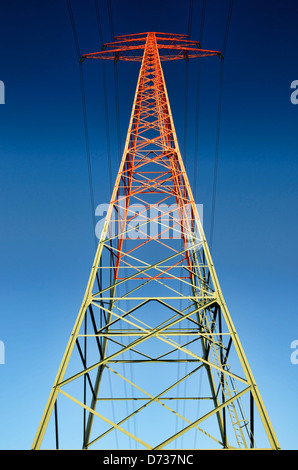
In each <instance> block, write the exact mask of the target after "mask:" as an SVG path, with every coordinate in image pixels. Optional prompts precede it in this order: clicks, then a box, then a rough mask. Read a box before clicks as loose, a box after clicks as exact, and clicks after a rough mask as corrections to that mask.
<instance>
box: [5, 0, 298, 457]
mask: <svg viewBox="0 0 298 470" xmlns="http://www.w3.org/2000/svg"><path fill="white" fill-rule="evenodd" d="M202 3H203V2H202V1H201V0H195V1H194V11H193V21H192V29H191V39H194V40H201V42H202V46H203V47H204V48H206V49H217V50H220V49H221V47H222V44H223V38H224V32H225V24H226V18H227V12H228V5H229V2H228V1H225V0H207V9H206V20H205V28H204V35H203V39H202V38H201V37H200V35H199V32H200V21H201V9H202ZM99 4H100V12H101V16H102V22H103V35H104V41H105V42H108V41H110V39H111V37H110V30H109V22H108V14H107V9H106V2H105V1H100V2H99ZM72 6H73V12H74V18H75V21H76V25H77V31H78V37H79V42H80V48H81V52H82V53H87V52H95V51H97V50H99V48H100V47H101V44H99V38H98V31H97V25H96V18H95V9H94V3H93V1H92V0H84V1H83V0H73V1H72ZM112 10H113V23H114V31H115V34H117V35H121V34H127V33H137V32H143V31H163V32H172V33H184V34H186V33H187V25H188V2H187V1H181V0H180V1H178V0H172V1H170V0H164V1H163V0H151V1H150V2H149V1H142V0H141V1H137V0H128V1H120V0H112ZM297 25H298V5H297V2H296V1H295V0H283V1H274V0H270V1H269V0H261V1H259V0H239V1H237V0H236V1H234V8H233V14H232V20H231V27H230V33H229V39H228V44H227V50H226V56H225V73H224V87H223V102H222V119H221V138H220V147H219V167H218V185H217V198H216V213H215V227H214V243H213V257H214V262H215V266H216V269H217V273H218V276H219V280H220V283H221V287H222V290H223V293H224V295H225V298H226V301H227V303H228V306H229V310H230V312H231V315H232V318H233V321H234V323H235V326H236V328H237V332H238V334H239V336H240V339H241V341H242V344H243V347H244V349H245V352H246V355H247V357H248V360H249V362H250V365H251V368H252V370H253V373H254V375H255V378H256V381H257V384H258V386H259V389H260V391H261V394H262V397H263V400H264V402H265V405H266V407H267V409H268V413H269V416H270V418H271V421H272V423H273V426H274V428H275V431H276V434H277V437H278V439H279V441H280V444H281V447H282V448H283V449H298V435H297V421H298V410H297V389H298V365H294V364H292V363H291V360H290V357H291V353H292V350H291V347H290V346H291V342H292V341H294V340H298V315H297V305H296V301H295V294H296V292H297V261H298V260H297V247H296V240H297V169H298V163H297V157H298V152H297V123H298V105H293V104H292V103H291V101H290V95H291V92H292V91H293V90H291V89H290V85H291V82H292V81H293V80H297V79H298V66H297V63H298V62H297V48H298V27H297ZM0 42H1V48H0V63H1V66H0V80H2V81H3V82H4V83H5V104H4V105H1V106H0V119H1V127H0V129H1V140H0V149H1V157H0V188H1V189H0V191H1V197H0V204H1V222H2V223H1V235H0V236H1V244H0V252H1V284H0V289H1V303H0V305H1V313H0V340H1V341H3V342H4V345H5V364H0V383H1V387H0V448H1V449H28V448H30V446H31V444H32V440H33V438H34V435H35V432H36V429H37V426H38V424H39V420H40V418H41V414H42V412H43V409H44V406H45V403H46V400H47V398H48V394H49V392H50V388H51V386H52V384H53V380H54V378H55V375H56V372H57V369H58V366H59V364H60V360H61V357H62V354H63V352H64V349H65V346H66V343H67V341H68V338H69V334H70V332H71V329H72V326H73V323H74V321H75V318H76V315H77V312H78V309H79V306H80V304H81V300H82V297H83V294H84V290H85V287H86V283H87V279H88V276H89V271H90V268H91V263H92V260H93V255H94V234H93V227H92V217H91V209H90V197H89V183H88V171H87V161H86V151H85V138H84V128H83V115H82V106H81V94H80V81H79V71H78V64H77V57H76V50H75V44H74V40H73V35H72V30H71V25H70V21H69V17H68V11H67V5H66V1H62V0H59V1H58V0H51V1H49V0H46V1H37V0H28V1H26V2H23V1H20V0H12V1H6V2H2V4H1V15H0ZM138 70H139V64H133V63H131V64H124V63H120V64H119V96H120V111H121V118H120V122H121V136H122V141H123V139H124V138H125V133H126V130H127V126H128V121H129V116H130V111H131V105H132V99H133V96H134V92H135V86H136V81H137V74H138ZM201 71H202V72H201V73H202V75H201V76H202V79H201V91H200V121H199V123H200V125H199V142H200V148H199V155H198V173H197V175H196V181H197V203H200V204H203V205H204V228H205V231H206V235H207V238H208V237H209V230H210V214H211V200H212V187H213V186H212V185H213V169H214V156H215V139H216V120H217V104H218V84H219V71H220V61H219V59H218V58H216V57H214V58H205V59H202V67H201ZM164 73H165V78H166V82H167V87H168V92H169V98H170V102H171V106H172V111H173V115H174V121H175V125H176V130H177V134H178V138H179V141H180V147H181V150H182V151H183V148H184V147H183V146H184V104H185V95H184V91H185V90H184V83H185V82H184V80H185V64H184V62H182V61H181V62H180V61H177V62H174V63H166V64H164ZM84 74H85V85H86V102H87V113H88V126H89V136H90V148H91V157H92V174H93V182H94V187H95V203H96V205H97V204H100V203H104V202H109V199H110V186H109V173H108V161H107V148H106V137H105V116H104V101H103V82H102V75H101V64H100V63H99V61H98V62H95V61H87V62H85V63H84ZM107 74H108V78H109V93H108V100H109V109H110V117H111V121H110V132H111V136H113V142H112V158H113V162H114V166H113V179H114V178H115V173H116V172H117V169H118V168H117V165H118V156H117V133H116V120H115V101H114V69H113V63H107ZM196 80H197V63H196V62H193V63H191V64H190V82H189V103H188V123H189V127H188V132H187V159H186V168H187V171H188V173H189V179H190V182H191V184H192V185H193V182H194V142H195V132H194V126H193V122H194V116H195V109H196V102H197V81H196Z"/></svg>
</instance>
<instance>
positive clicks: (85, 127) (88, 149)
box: [67, 0, 97, 247]
mask: <svg viewBox="0 0 298 470" xmlns="http://www.w3.org/2000/svg"><path fill="white" fill-rule="evenodd" d="M67 6H68V13H69V19H70V23H71V27H72V33H73V38H74V42H75V47H76V53H77V58H78V64H79V75H80V85H81V96H82V108H83V121H84V132H85V145H86V157H87V166H88V178H89V190H90V202H91V211H92V223H93V228H94V241H95V247H96V246H97V239H96V235H95V204H94V190H93V180H92V169H91V158H90V145H89V134H88V123H87V110H86V97H85V85H84V75H83V68H82V63H81V62H80V58H81V52H80V46H79V41H78V35H77V31H76V26H75V21H74V17H73V11H72V7H71V1H70V0H67Z"/></svg>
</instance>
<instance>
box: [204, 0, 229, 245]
mask: <svg viewBox="0 0 298 470" xmlns="http://www.w3.org/2000/svg"><path fill="white" fill-rule="evenodd" d="M232 10H233V0H230V5H229V11H228V17H227V22H226V31H225V36H224V41H223V47H222V55H223V56H224V54H225V51H226V46H227V41H228V36H229V29H230V24H231V17H232ZM223 76H224V60H222V61H221V67H220V78H219V94H218V111H217V131H216V145H215V162H214V177H213V194H212V207H211V225H210V239H209V248H210V252H211V251H212V244H213V232H214V218H215V202H216V187H217V172H218V150H219V139H220V126H221V107H222V91H223Z"/></svg>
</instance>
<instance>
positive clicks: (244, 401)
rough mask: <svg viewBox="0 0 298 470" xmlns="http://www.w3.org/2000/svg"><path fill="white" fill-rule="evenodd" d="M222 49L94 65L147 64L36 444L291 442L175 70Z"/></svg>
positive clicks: (190, 48) (152, 48) (133, 39)
mask: <svg viewBox="0 0 298 470" xmlns="http://www.w3.org/2000/svg"><path fill="white" fill-rule="evenodd" d="M216 55H219V56H220V55H221V54H220V52H219V51H208V50H203V49H202V48H201V46H200V44H199V43H197V42H194V41H190V40H189V38H188V36H184V35H178V34H164V33H153V32H150V33H143V34H134V35H128V36H121V37H117V38H115V42H113V43H109V44H106V45H104V47H103V48H102V50H101V51H100V52H97V53H92V54H86V55H84V56H83V57H82V60H83V59H86V58H93V59H110V60H126V61H140V62H141V69H140V73H139V78H138V83H137V89H136V93H135V98H134V103H133V108H132V113H131V118H130V123H129V128H128V133H127V138H126V142H125V148H124V152H123V157H122V160H121V163H120V168H119V172H118V175H117V178H116V182H115V186H114V190H113V193H112V197H111V201H110V204H109V206H108V210H107V215H106V218H105V221H104V225H103V227H102V231H101V235H100V238H99V243H98V248H97V251H96V255H95V259H94V263H93V265H92V269H91V274H90V278H89V281H88V285H87V288H86V292H85V296H84V299H83V302H82V305H81V308H80V311H79V314H78V316H77V319H76V322H75V325H74V328H73V331H72V333H71V336H70V339H69V342H68V345H67V348H66V351H65V353H64V357H63V359H62V362H61V365H60V368H59V371H58V374H57V377H56V380H55V382H54V385H53V388H52V390H51V393H50V396H49V399H48V402H47V404H46V408H45V411H44V414H43V416H42V419H41V422H40V425H39V428H38V431H37V433H36V437H35V440H34V443H33V446H32V448H33V449H39V448H41V444H42V441H43V439H44V438H45V436H46V435H47V434H48V432H50V430H48V428H51V429H52V428H53V429H54V436H55V437H56V447H57V448H58V445H59V446H62V447H63V446H65V447H67V448H75V447H78V448H83V449H89V448H90V449H93V448H99V449H100V448H103V449H107V448H113V447H114V448H116V444H117V445H118V446H119V447H120V448H122V449H124V448H128V449H129V448H138V449H155V450H157V449H165V450H167V449H171V448H172V449H173V448H177V446H178V448H187V449H189V448H215V449H221V448H226V449H229V448H238V449H239V448H240V449H248V448H257V447H258V433H259V432H260V434H261V438H260V439H261V447H263V448H264V447H265V448H271V449H278V448H279V444H278V441H277V438H276V436H275V433H274V430H273V428H272V425H271V423H270V420H269V417H268V415H267V412H266V410H265V407H264V404H263V401H262V399H261V396H260V393H259V390H258V388H257V385H256V383H255V380H254V377H253V375H252V372H251V370H250V367H249V365H248V362H247V359H246V357H245V354H244V351H243V349H242V346H241V344H240V341H239V338H238V336H237V333H236V330H235V327H234V325H233V323H232V320H231V316H230V314H229V312H228V309H227V306H226V303H225V300H224V297H223V295H222V292H221V289H220V285H219V282H218V279H217V276H216V272H215V269H214V265H213V261H212V258H211V255H210V251H209V248H208V245H207V241H206V238H205V235H204V232H203V228H202V223H201V219H200V216H199V211H198V208H197V206H196V204H195V201H194V198H193V195H192V191H191V188H190V185H189V181H188V178H187V174H186V171H185V167H184V164H183V161H182V158H181V154H180V151H179V146H178V142H177V136H176V132H175V128H174V123H173V117H172V114H171V109H170V103H169V98H168V94H167V90H166V85H165V80H164V75H163V70H162V67H161V61H162V60H176V59H185V58H186V59H189V58H193V57H204V56H216ZM77 358H78V359H79V362H78V361H77ZM63 420H64V421H63ZM64 422H65V424H64ZM46 430H47V432H46ZM58 430H59V433H58ZM63 433H64V434H65V436H66V437H64V434H63ZM53 439H55V438H53ZM264 439H265V440H264ZM264 442H266V443H265V444H264ZM48 445H52V446H53V447H55V440H52V441H49V444H48ZM65 447H64V448H65Z"/></svg>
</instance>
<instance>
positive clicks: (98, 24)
mask: <svg viewBox="0 0 298 470" xmlns="http://www.w3.org/2000/svg"><path fill="white" fill-rule="evenodd" d="M94 5H95V12H96V21H97V28H98V34H99V40H100V43H101V45H102V44H103V43H104V40H103V34H102V28H101V21H100V13H99V6H98V0H94ZM101 65H102V80H103V97H104V109H105V120H106V138H107V154H108V168H109V182H110V193H111V194H112V189H113V186H112V158H111V141H110V140H111V139H110V128H109V107H108V99H107V77H106V64H105V61H104V60H102V61H101Z"/></svg>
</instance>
